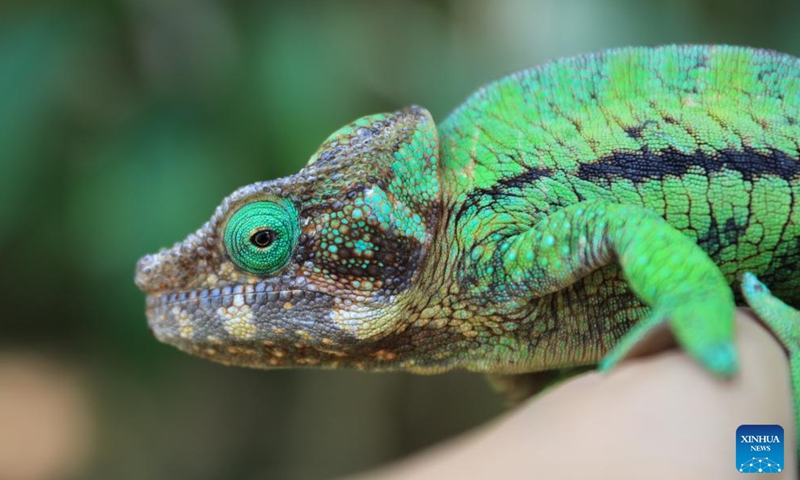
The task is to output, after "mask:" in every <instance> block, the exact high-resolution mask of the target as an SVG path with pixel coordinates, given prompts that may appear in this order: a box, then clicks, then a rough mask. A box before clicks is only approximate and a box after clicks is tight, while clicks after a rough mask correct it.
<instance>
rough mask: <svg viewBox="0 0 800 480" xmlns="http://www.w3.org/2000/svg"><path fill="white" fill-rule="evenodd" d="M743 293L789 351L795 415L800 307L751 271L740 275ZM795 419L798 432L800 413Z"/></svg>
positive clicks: (799, 398) (799, 391)
mask: <svg viewBox="0 0 800 480" xmlns="http://www.w3.org/2000/svg"><path fill="white" fill-rule="evenodd" d="M742 293H743V294H744V298H745V300H746V301H747V304H748V305H749V306H750V308H752V309H753V310H754V311H755V312H756V315H758V316H759V318H761V320H762V321H763V322H764V324H766V325H767V328H769V329H770V331H772V333H773V335H775V337H776V338H777V339H778V341H780V342H781V344H782V345H783V348H785V349H786V350H787V351H788V352H789V369H790V373H791V376H792V391H793V397H794V411H795V415H798V413H800V311H797V310H795V309H794V308H792V307H790V306H789V305H787V304H785V303H783V302H782V301H781V300H779V299H778V298H777V297H775V296H774V295H772V293H771V292H770V291H769V289H768V288H767V287H766V286H765V285H764V284H763V283H761V282H760V281H759V280H758V278H756V276H755V275H753V274H752V273H750V272H747V273H745V274H744V276H743V277H742ZM795 422H796V423H797V427H798V430H797V431H798V432H800V417H796V418H795ZM798 455H800V444H798Z"/></svg>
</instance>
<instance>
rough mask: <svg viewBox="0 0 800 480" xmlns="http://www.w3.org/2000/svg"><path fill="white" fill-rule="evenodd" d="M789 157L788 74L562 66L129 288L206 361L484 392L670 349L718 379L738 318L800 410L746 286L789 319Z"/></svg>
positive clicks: (366, 124) (294, 183) (386, 121)
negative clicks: (667, 342) (488, 383)
mask: <svg viewBox="0 0 800 480" xmlns="http://www.w3.org/2000/svg"><path fill="white" fill-rule="evenodd" d="M799 152H800V60H798V59H796V58H793V57H790V56H787V55H782V54H778V53H774V52H768V51H763V50H754V49H748V48H737V47H727V46H666V47H661V48H623V49H618V50H609V51H606V52H601V53H598V54H594V55H587V56H581V57H575V58H568V59H563V60H558V61H555V62H552V63H549V64H547V65H544V66H542V67H539V68H534V69H531V70H526V71H522V72H519V73H516V74H514V75H511V76H508V77H506V78H504V79H501V80H499V81H497V82H495V83H492V84H489V85H487V86H485V87H484V88H482V89H480V90H479V91H478V92H476V93H475V94H473V95H472V96H471V97H470V98H469V99H468V100H467V101H466V102H465V103H464V104H463V105H461V106H460V107H459V108H457V109H456V110H455V111H454V112H453V113H452V114H451V115H450V116H449V117H447V118H446V119H445V120H444V121H443V122H442V123H441V124H440V125H439V126H438V127H437V125H436V124H435V123H434V121H433V120H432V118H431V116H430V114H429V113H428V112H427V111H426V110H425V109H423V108H420V107H410V108H406V109H404V110H401V111H398V112H394V113H385V114H377V115H371V116H367V117H363V118H361V119H358V120H356V121H354V122H353V123H351V124H349V125H347V126H345V127H343V128H341V129H339V130H338V131H336V132H335V133H333V134H332V135H331V136H330V137H329V138H328V139H327V140H326V141H325V142H324V143H323V144H322V146H320V147H319V149H318V150H317V152H316V153H314V154H313V155H312V156H311V159H310V160H309V162H308V164H307V165H306V167H305V168H303V169H302V170H301V171H300V172H299V173H297V174H295V175H292V176H289V177H285V178H281V179H277V180H272V181H268V182H259V183H254V184H252V185H248V186H245V187H243V188H240V189H239V190H237V191H235V192H234V193H233V194H231V195H230V196H229V197H227V198H226V199H225V200H224V201H223V202H222V204H221V205H220V206H219V207H218V208H217V210H216V212H215V213H214V215H213V216H212V217H211V219H210V220H209V221H208V222H207V223H206V224H205V225H203V226H202V227H201V228H200V229H199V230H198V231H197V232H195V233H193V234H191V235H189V237H188V238H187V239H186V240H184V241H183V242H180V243H178V244H176V245H175V246H173V247H172V248H170V249H165V250H161V251H160V252H159V253H157V254H154V255H148V256H145V257H144V258H142V259H141V260H140V261H139V264H138V266H137V271H136V284H137V285H138V286H139V287H140V288H141V289H142V290H144V291H145V292H147V293H148V297H147V317H148V319H149V323H150V326H151V328H152V330H153V332H154V334H155V335H156V337H158V338H159V339H160V340H162V341H164V342H167V343H170V344H173V345H175V346H177V347H178V348H180V349H182V350H185V351H187V352H189V353H191V354H194V355H199V356H202V357H205V358H208V359H211V360H214V361H218V362H222V363H226V364H232V365H242V366H249V367H258V368H273V367H299V366H314V367H322V368H358V369H362V370H406V371H410V372H416V373H439V372H445V371H448V370H451V369H457V368H461V369H467V370H472V371H476V372H484V373H489V374H495V375H500V377H498V378H503V376H510V375H516V374H524V373H525V374H530V373H531V372H542V371H547V370H564V369H570V368H575V367H579V366H585V365H593V364H597V363H598V362H599V364H600V368H601V369H608V368H610V367H612V366H613V365H614V364H615V363H617V362H618V361H619V360H621V359H622V358H624V357H626V356H627V355H629V354H632V353H637V352H639V351H640V350H641V349H642V348H643V346H646V345H647V344H648V341H649V340H650V339H652V338H653V336H651V335H649V334H651V333H652V332H654V331H656V330H659V329H661V328H663V327H665V326H666V327H668V328H669V329H670V330H671V331H672V333H673V334H674V337H675V338H676V340H677V342H678V344H679V345H680V346H681V347H682V348H683V349H684V350H685V351H686V352H687V353H688V354H689V355H690V356H691V357H693V358H694V359H696V361H697V362H699V363H700V364H701V365H702V366H703V367H705V368H706V369H708V370H709V371H711V372H713V373H714V374H716V375H718V376H721V377H730V376H732V375H734V374H735V373H736V371H737V368H738V360H737V352H736V349H735V346H734V342H733V339H734V327H733V325H734V324H733V318H734V309H735V305H736V304H737V303H742V302H743V301H744V302H747V303H748V304H749V305H750V306H751V307H752V308H753V309H754V310H755V311H756V313H757V314H758V315H759V316H760V317H761V318H762V319H763V320H764V322H765V323H766V324H767V326H768V327H769V328H770V329H772V331H773V333H774V334H775V335H776V336H777V337H778V338H779V340H780V341H781V342H782V343H783V345H784V346H785V348H786V349H787V350H788V352H789V354H790V362H791V372H792V380H793V384H794V392H795V393H794V397H795V407H796V408H797V409H800V390H799V388H800V354H798V351H799V350H800V314H798V313H797V311H795V310H794V309H792V308H791V307H789V306H787V305H786V304H783V303H781V301H779V300H777V298H776V297H773V296H772V294H771V293H770V292H769V290H767V289H766V287H765V286H764V285H763V284H762V283H760V281H759V280H757V279H756V275H757V276H759V277H760V278H762V279H763V280H764V281H765V282H766V283H767V284H769V285H770V286H771V287H772V291H773V292H774V293H775V294H776V296H777V297H781V298H783V299H785V300H786V301H788V302H789V303H791V304H798V303H800V275H798V273H797V272H796V271H795V270H796V269H797V267H798V265H800V153H799ZM739 281H741V283H742V289H741V294H738V293H737V294H734V293H733V291H732V289H731V285H732V284H734V283H737V282H739ZM509 378H514V377H509ZM511 383H512V384H513V382H511Z"/></svg>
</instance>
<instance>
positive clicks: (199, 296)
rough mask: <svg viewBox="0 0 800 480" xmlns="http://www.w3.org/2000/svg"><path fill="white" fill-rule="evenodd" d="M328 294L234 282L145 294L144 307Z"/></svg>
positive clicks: (238, 302)
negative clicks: (224, 285) (225, 285)
mask: <svg viewBox="0 0 800 480" xmlns="http://www.w3.org/2000/svg"><path fill="white" fill-rule="evenodd" d="M321 296H328V295H326V294H324V293H322V292H318V291H314V290H300V289H288V290H278V289H275V287H274V286H272V285H267V284H264V283H259V284H256V285H237V286H235V287H230V286H228V287H223V288H206V289H200V290H191V291H189V292H172V293H165V294H161V295H148V296H147V309H148V310H150V309H157V308H163V307H172V306H176V305H178V306H183V305H191V304H197V305H198V306H202V307H206V308H214V309H217V308H228V307H231V306H233V305H234V304H236V305H239V306H241V305H264V304H268V303H277V302H292V301H299V300H314V299H317V298H319V297H321Z"/></svg>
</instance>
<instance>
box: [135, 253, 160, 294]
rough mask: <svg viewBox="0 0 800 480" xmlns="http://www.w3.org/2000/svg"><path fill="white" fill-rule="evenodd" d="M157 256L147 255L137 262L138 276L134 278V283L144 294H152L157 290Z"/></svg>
mask: <svg viewBox="0 0 800 480" xmlns="http://www.w3.org/2000/svg"><path fill="white" fill-rule="evenodd" d="M157 261H158V260H157V256H156V255H145V256H144V257H142V258H140V259H139V261H138V262H136V274H135V276H134V279H133V281H134V283H136V286H137V287H139V289H140V290H142V291H144V292H152V291H153V290H156V288H154V287H155V285H153V280H154V278H153V277H154V276H155V273H156V270H157V269H156V268H155V264H156V263H157Z"/></svg>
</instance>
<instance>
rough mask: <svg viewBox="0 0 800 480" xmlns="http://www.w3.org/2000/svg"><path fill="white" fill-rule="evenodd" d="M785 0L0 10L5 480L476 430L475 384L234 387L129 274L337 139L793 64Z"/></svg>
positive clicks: (480, 389) (301, 468) (362, 454)
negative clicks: (357, 122)
mask: <svg viewBox="0 0 800 480" xmlns="http://www.w3.org/2000/svg"><path fill="white" fill-rule="evenodd" d="M799 24H800V2H797V1H796V0H792V1H789V0H787V1H783V2H778V1H756V0H747V1H739V0H726V1H723V0H702V1H690V0H656V1H650V2H641V1H639V0H610V1H595V0H542V1H520V0H504V1H491V2H489V1H480V0H472V1H402V2H401V1H381V2H376V1H368V0H364V1H346V2H339V1H320V2H312V1H296V2H277V1H275V2H269V1H255V0H254V1H236V2H233V1H230V2H223V1H215V0H116V1H112V0H109V1H75V2H63V1H55V0H53V1H18V2H9V1H8V0H4V1H3V2H2V4H0V253H2V267H1V268H2V274H1V275H0V279H2V289H0V292H2V293H0V295H2V303H1V304H0V305H2V312H3V313H2V316H0V478H2V479H4V480H18V479H33V480H35V479H61V478H64V479H72V478H75V479H84V478H85V479H121V480H124V479H170V480H172V479H199V480H203V479H231V478H236V479H243V480H247V479H264V478H287V479H314V478H328V477H331V476H336V475H342V474H346V473H349V472H355V471H358V470H363V469H365V468H369V467H374V466H376V465H379V464H381V463H384V462H386V461H389V460H391V459H395V458H398V457H400V456H402V455H405V454H408V453H410V452H413V451H417V450H419V449H421V448H424V447H425V446H428V445H431V444H433V443H435V442H437V441H440V440H442V439H444V438H447V437H450V436H452V435H455V434H457V433H459V432H462V431H464V430H466V429H468V428H470V427H472V426H475V425H477V424H480V423H481V422H485V421H486V420H488V419H490V418H491V417H493V416H495V415H497V414H499V413H500V412H501V411H502V408H503V407H502V403H501V402H500V400H499V399H498V398H496V397H495V396H494V395H493V394H492V393H491V392H490V391H489V389H488V387H487V386H486V384H485V383H484V380H483V379H482V378H481V377H479V376H477V375H469V374H464V373H455V374H449V375H443V376H438V377H415V376H411V375H406V374H382V375H373V374H363V373H356V372H314V371H274V372H263V371H248V370H240V369H233V368H226V367H222V366H218V365H215V364H212V363H208V362H205V361H203V360H199V359H195V358H191V357H189V356H186V355H184V354H182V353H179V352H178V351H177V350H174V349H172V348H170V347H167V346H164V345H161V344H159V343H157V342H156V341H155V340H154V339H153V338H152V337H151V336H150V334H149V333H148V330H147V327H146V322H145V318H144V308H143V307H144V296H143V295H142V294H141V293H140V292H139V291H137V290H136V288H135V287H134V285H133V281H132V279H133V268H134V265H135V262H136V260H137V258H138V257H139V256H141V255H143V254H145V253H149V252H153V251H155V250H157V249H158V248H159V247H162V246H168V245H171V244H172V243H173V242H175V241H177V240H180V239H182V238H183V237H184V236H185V235H186V234H187V233H189V232H191V231H194V229H195V228H197V227H198V226H199V225H200V224H201V223H203V222H204V221H205V220H206V219H207V218H208V217H209V216H210V214H211V213H212V211H213V209H214V208H215V206H216V205H217V203H218V202H219V201H220V200H221V199H222V198H223V196H225V195H227V194H228V193H229V192H231V191H232V190H233V189H235V188H236V187H238V186H241V185H244V184H247V183H251V182H254V181H257V180H264V179H270V178H274V177H278V176H282V175H286V174H290V173H294V172H295V171H297V170H298V169H299V168H300V167H302V166H303V165H304V164H305V162H306V160H307V158H308V157H309V155H310V154H311V153H312V152H313V151H314V150H315V149H316V147H317V145H318V144H319V143H320V142H321V141H322V140H323V139H324V138H325V137H326V136H327V135H328V134H329V133H331V132H332V131H333V130H335V129H336V128H337V127H339V126H341V125H343V124H344V123H346V122H348V121H350V120H353V119H354V118H356V117H359V116H362V115H365V114H369V113H374V112H379V111H387V110H394V109H397V108H401V107H403V106H406V105H409V104H412V103H416V104H419V105H423V106H425V107H427V108H428V109H429V110H430V111H431V112H432V113H433V115H434V117H435V118H437V119H438V120H441V119H443V118H444V117H445V116H446V115H447V113H448V112H449V111H450V110H452V109H453V108H454V107H455V106H456V105H458V103H459V102H460V101H462V100H463V99H464V98H465V97H466V96H467V95H468V94H469V93H470V92H471V91H473V90H474V89H476V88H477V87H478V86H480V85H481V84H483V83H485V82H487V81H490V80H493V79H495V78H498V77H499V76H501V75H504V74H506V73H510V72H513V71H515V70H518V69H521V68H525V67H529V66H533V65H536V64H538V63H541V62H543V61H546V60H548V59H552V58H554V57H559V56H566V55H573V54H577V53H582V52H588V51H595V50H600V49H604V48H608V47H614V46H622V45H653V44H662V43H734V44H747V45H753V46H759V47H766V48H772V49H777V50H781V51H784V52H787V53H791V54H794V55H800V28H798V25H799Z"/></svg>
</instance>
